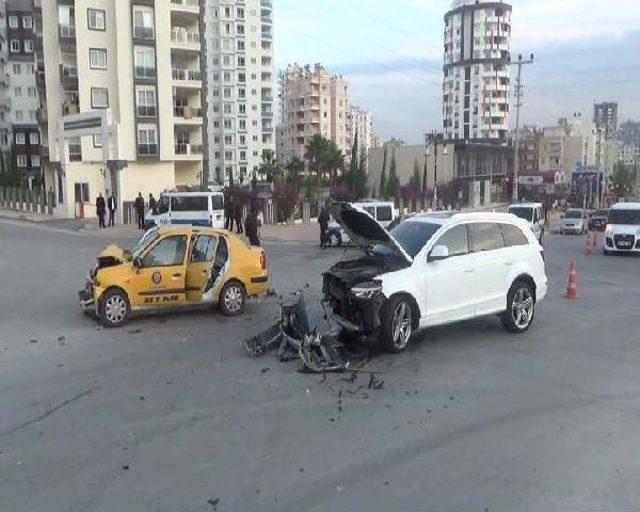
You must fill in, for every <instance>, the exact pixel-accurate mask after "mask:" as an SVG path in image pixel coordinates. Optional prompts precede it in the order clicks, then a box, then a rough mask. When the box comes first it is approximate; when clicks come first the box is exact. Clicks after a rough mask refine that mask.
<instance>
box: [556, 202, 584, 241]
mask: <svg viewBox="0 0 640 512" xmlns="http://www.w3.org/2000/svg"><path fill="white" fill-rule="evenodd" d="M588 222H589V220H588V219H587V216H586V215H585V213H584V211H583V210H579V209H577V208H576V209H569V210H567V211H566V212H565V214H564V215H563V216H562V217H561V218H560V234H561V235H564V234H573V235H582V234H583V233H586V232H587V224H588Z"/></svg>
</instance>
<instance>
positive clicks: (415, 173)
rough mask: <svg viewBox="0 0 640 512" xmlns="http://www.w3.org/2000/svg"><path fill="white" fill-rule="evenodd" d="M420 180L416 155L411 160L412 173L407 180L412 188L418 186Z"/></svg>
mask: <svg viewBox="0 0 640 512" xmlns="http://www.w3.org/2000/svg"><path fill="white" fill-rule="evenodd" d="M421 181H422V178H421V177H420V164H419V163H418V157H416V159H415V160H414V162H413V174H412V175H411V179H410V180H409V183H410V184H411V186H413V187H414V188H420V182H421Z"/></svg>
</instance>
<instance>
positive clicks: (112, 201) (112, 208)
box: [107, 194, 117, 228]
mask: <svg viewBox="0 0 640 512" xmlns="http://www.w3.org/2000/svg"><path fill="white" fill-rule="evenodd" d="M116 208H117V206H116V198H115V197H113V194H109V197H107V210H109V227H110V228H112V227H113V226H114V225H115V217H116Z"/></svg>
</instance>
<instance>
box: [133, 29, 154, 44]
mask: <svg viewBox="0 0 640 512" xmlns="http://www.w3.org/2000/svg"><path fill="white" fill-rule="evenodd" d="M133 38H134V39H139V40H142V41H153V40H154V39H155V38H156V34H155V30H154V28H153V27H143V26H134V27H133Z"/></svg>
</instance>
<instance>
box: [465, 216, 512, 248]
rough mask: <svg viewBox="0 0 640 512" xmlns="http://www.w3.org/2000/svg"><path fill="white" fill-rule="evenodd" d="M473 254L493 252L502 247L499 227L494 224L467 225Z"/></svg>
mask: <svg viewBox="0 0 640 512" xmlns="http://www.w3.org/2000/svg"><path fill="white" fill-rule="evenodd" d="M469 234H470V236H471V247H472V249H473V252H482V251H494V250H496V249H502V248H503V247H504V238H503V237H502V230H501V229H500V225H499V224H496V223H495V222H480V223H477V224H469Z"/></svg>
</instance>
